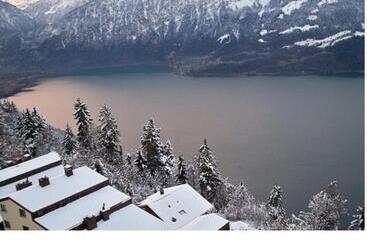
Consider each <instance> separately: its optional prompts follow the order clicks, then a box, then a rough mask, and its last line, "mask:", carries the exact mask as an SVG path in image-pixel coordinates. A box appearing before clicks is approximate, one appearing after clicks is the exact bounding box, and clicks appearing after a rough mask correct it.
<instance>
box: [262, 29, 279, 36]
mask: <svg viewBox="0 0 367 245" xmlns="http://www.w3.org/2000/svg"><path fill="white" fill-rule="evenodd" d="M276 31H277V30H270V31H268V30H261V31H260V36H265V35H267V34H270V33H273V32H276Z"/></svg>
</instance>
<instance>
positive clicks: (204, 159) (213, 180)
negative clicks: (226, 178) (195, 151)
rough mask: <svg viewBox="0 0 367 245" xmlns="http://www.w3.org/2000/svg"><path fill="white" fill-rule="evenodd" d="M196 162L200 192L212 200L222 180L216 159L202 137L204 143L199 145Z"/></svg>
mask: <svg viewBox="0 0 367 245" xmlns="http://www.w3.org/2000/svg"><path fill="white" fill-rule="evenodd" d="M196 163H197V165H198V169H199V174H200V175H199V185H200V190H201V194H202V195H203V196H204V197H205V198H206V199H208V200H209V201H211V202H212V201H213V200H214V199H215V197H216V193H217V189H218V187H219V186H220V184H221V182H222V181H221V179H220V177H219V174H218V171H217V161H216V159H215V156H214V154H213V153H212V151H211V150H210V148H209V146H208V144H207V140H206V139H204V144H203V145H202V146H201V147H200V150H199V156H198V157H197V158H196Z"/></svg>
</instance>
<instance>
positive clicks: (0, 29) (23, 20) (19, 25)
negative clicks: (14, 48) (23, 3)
mask: <svg viewBox="0 0 367 245" xmlns="http://www.w3.org/2000/svg"><path fill="white" fill-rule="evenodd" d="M34 27H35V22H34V20H33V19H32V18H31V17H30V16H28V15H27V14H26V13H24V12H23V11H21V10H20V9H18V8H16V7H15V6H13V5H11V4H9V3H5V2H2V1H0V39H4V38H6V37H8V36H12V35H14V34H16V33H19V32H22V31H26V30H30V29H32V28H34Z"/></svg>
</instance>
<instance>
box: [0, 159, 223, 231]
mask: <svg viewBox="0 0 367 245" xmlns="http://www.w3.org/2000/svg"><path fill="white" fill-rule="evenodd" d="M213 209H214V207H213V205H212V204H210V203H209V202H208V201H207V200H205V198H203V197H202V196H201V195H200V194H199V193H197V192H196V191H195V190H194V189H193V188H192V187H191V186H189V185H188V184H184V185H179V186H174V187H170V188H166V189H161V190H160V191H159V192H157V193H154V194H153V195H151V196H149V197H148V198H147V199H145V200H144V201H143V202H141V203H140V204H139V207H138V206H136V205H134V204H133V203H132V199H131V197H130V196H128V195H126V194H125V193H122V192H120V191H118V190H116V189H115V188H113V187H112V186H110V183H109V180H108V179H107V178H106V177H104V176H102V175H100V174H99V173H97V172H96V171H94V170H92V169H90V168H88V167H86V166H84V167H79V168H77V169H73V168H72V167H71V166H69V165H66V166H63V165H62V161H61V158H60V156H59V155H58V154H57V153H56V152H51V153H49V154H47V155H44V156H41V157H38V158H35V159H32V160H29V161H25V162H23V163H19V164H18V165H15V166H11V167H7V168H5V169H3V170H0V220H1V219H3V224H2V225H3V228H4V229H5V230H176V229H180V230H227V229H229V224H228V221H227V220H225V219H223V218H222V217H220V216H218V215H217V214H213V213H209V212H211V211H212V210H213Z"/></svg>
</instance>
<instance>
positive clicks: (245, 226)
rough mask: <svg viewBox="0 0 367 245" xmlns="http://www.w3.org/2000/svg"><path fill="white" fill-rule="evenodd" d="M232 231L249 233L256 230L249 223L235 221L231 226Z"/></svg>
mask: <svg viewBox="0 0 367 245" xmlns="http://www.w3.org/2000/svg"><path fill="white" fill-rule="evenodd" d="M229 225H230V230H231V231H248V230H256V228H255V226H254V225H253V224H251V223H249V222H244V221H235V222H231V223H230V224H229Z"/></svg>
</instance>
